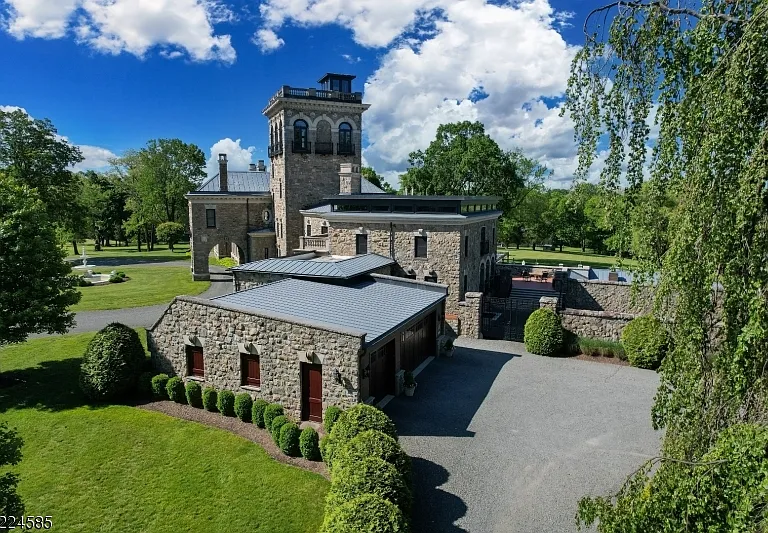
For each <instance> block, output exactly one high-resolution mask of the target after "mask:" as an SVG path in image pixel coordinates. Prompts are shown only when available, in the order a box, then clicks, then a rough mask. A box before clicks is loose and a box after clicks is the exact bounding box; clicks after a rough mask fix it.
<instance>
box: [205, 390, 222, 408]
mask: <svg viewBox="0 0 768 533" xmlns="http://www.w3.org/2000/svg"><path fill="white" fill-rule="evenodd" d="M218 402H219V395H218V393H217V392H216V389H214V388H213V387H206V388H205V389H203V407H204V408H205V410H206V411H211V412H212V413H215V412H217V411H218V410H219V408H218Z"/></svg>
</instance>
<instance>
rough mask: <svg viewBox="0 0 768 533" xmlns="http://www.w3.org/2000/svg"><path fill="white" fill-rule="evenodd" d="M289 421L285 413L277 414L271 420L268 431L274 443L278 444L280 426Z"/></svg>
mask: <svg viewBox="0 0 768 533" xmlns="http://www.w3.org/2000/svg"><path fill="white" fill-rule="evenodd" d="M288 422H289V420H288V417H287V416H285V415H278V416H276V417H275V418H274V420H272V425H271V426H270V428H269V432H270V433H271V434H272V440H274V441H275V444H277V445H278V446H280V428H282V427H283V426H284V425H285V424H287V423H288Z"/></svg>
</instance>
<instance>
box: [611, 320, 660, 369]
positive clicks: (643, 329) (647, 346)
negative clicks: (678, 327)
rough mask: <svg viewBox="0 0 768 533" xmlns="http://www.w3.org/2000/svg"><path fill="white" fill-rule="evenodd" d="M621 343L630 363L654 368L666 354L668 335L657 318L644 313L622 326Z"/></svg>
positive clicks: (639, 366)
mask: <svg viewBox="0 0 768 533" xmlns="http://www.w3.org/2000/svg"><path fill="white" fill-rule="evenodd" d="M621 345H622V346H624V350H625V351H626V352H627V360H628V361H629V364H630V365H632V366H636V367H638V368H648V369H651V370H655V369H657V368H658V367H659V365H660V364H661V361H662V359H664V356H665V355H666V354H667V349H668V346H669V337H668V336H667V330H666V329H665V328H664V324H662V323H661V321H660V320H659V319H658V318H656V317H655V316H653V315H646V316H641V317H637V318H635V319H634V320H632V321H631V322H630V323H629V324H627V325H626V326H625V327H624V331H622V332H621Z"/></svg>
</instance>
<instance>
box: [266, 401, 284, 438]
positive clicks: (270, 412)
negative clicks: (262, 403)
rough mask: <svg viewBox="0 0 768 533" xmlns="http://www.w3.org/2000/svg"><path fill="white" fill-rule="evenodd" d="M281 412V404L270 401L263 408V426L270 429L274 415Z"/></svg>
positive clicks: (278, 414)
mask: <svg viewBox="0 0 768 533" xmlns="http://www.w3.org/2000/svg"><path fill="white" fill-rule="evenodd" d="M282 414H283V406H282V405H280V404H279V403H271V404H269V405H268V406H266V407H265V408H264V427H265V428H267V429H268V430H269V431H272V421H273V420H274V419H275V417H276V416H280V415H282Z"/></svg>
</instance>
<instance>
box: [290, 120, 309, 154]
mask: <svg viewBox="0 0 768 533" xmlns="http://www.w3.org/2000/svg"><path fill="white" fill-rule="evenodd" d="M308 148H309V127H308V126H307V123H306V121H304V120H301V119H299V120H297V121H296V122H294V123H293V149H294V150H307V149H308Z"/></svg>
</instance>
